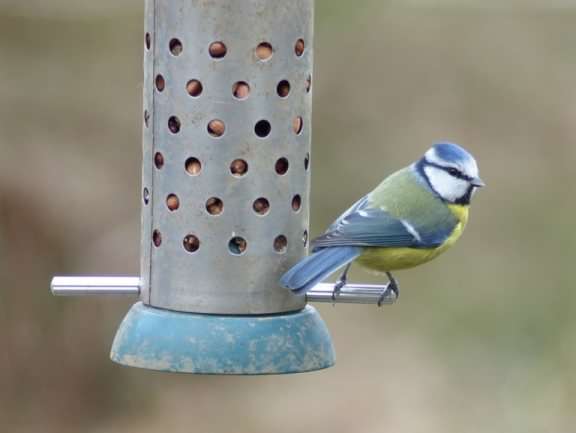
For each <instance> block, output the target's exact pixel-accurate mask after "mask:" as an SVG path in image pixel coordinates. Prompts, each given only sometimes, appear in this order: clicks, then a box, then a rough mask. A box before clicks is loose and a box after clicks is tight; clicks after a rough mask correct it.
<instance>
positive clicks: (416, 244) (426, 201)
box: [280, 143, 484, 301]
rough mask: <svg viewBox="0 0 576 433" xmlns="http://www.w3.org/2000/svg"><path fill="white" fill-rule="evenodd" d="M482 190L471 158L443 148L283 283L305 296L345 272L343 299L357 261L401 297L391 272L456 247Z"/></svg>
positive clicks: (351, 217) (331, 231) (341, 227)
mask: <svg viewBox="0 0 576 433" xmlns="http://www.w3.org/2000/svg"><path fill="white" fill-rule="evenodd" d="M482 186H484V182H483V181H482V180H481V179H480V177H479V176H478V165H477V164H476V160H475V159H474V157H473V156H472V155H471V154H470V153H469V152H467V151H466V150H465V149H463V148H462V147H460V146H458V145H457V144H453V143H438V144H435V145H434V146H432V147H431V148H430V149H429V150H428V151H427V152H426V153H425V154H424V156H423V157H422V158H420V159H419V160H418V161H416V162H414V163H413V164H411V165H410V166H408V167H405V168H403V169H401V170H399V171H397V172H396V173H394V174H392V175H390V176H389V177H387V178H386V179H384V181H383V182H382V183H381V184H380V185H378V186H377V187H376V189H374V190H373V191H372V192H370V193H369V194H368V195H366V196H364V197H363V198H361V199H360V200H359V201H357V202H356V203H355V204H354V205H353V206H352V207H351V208H350V209H348V210H347V211H346V212H344V213H343V214H342V215H341V216H340V217H339V218H338V219H337V220H336V221H335V222H334V223H333V224H332V225H331V226H330V227H329V228H328V230H327V231H326V232H325V233H324V234H323V235H322V236H320V237H318V238H317V239H315V240H314V241H313V242H312V254H311V255H309V256H308V257H305V258H304V259H302V260H301V261H300V262H298V263H297V264H296V265H295V266H294V267H292V268H291V269H290V270H289V271H288V272H286V273H285V274H284V275H283V276H282V278H281V280H280V283H281V284H282V285H283V286H284V287H286V288H289V289H291V290H293V291H294V292H295V293H298V294H301V293H305V292H306V291H308V290H310V289H311V288H312V287H314V286H315V285H316V284H317V283H319V282H321V281H322V280H324V279H325V278H326V277H328V276H329V275H330V274H331V273H333V272H334V271H336V270H337V269H339V268H341V267H345V268H344V272H343V273H342V276H341V277H340V279H339V280H338V282H337V283H336V285H335V286H334V293H333V296H337V295H338V293H339V291H340V289H341V288H342V287H343V286H344V285H345V284H346V277H347V273H348V270H349V268H350V265H351V264H352V262H355V263H357V264H359V265H360V266H361V267H363V268H366V269H368V270H371V271H375V272H377V273H382V274H384V273H385V274H386V275H387V277H388V280H389V282H388V284H387V291H388V290H392V291H393V292H394V293H395V294H396V296H398V294H399V289H398V284H397V282H396V280H395V279H394V277H393V276H392V274H391V273H390V272H391V271H395V270H399V269H407V268H412V267H414V266H418V265H421V264H423V263H426V262H428V261H430V260H432V259H434V258H435V257H437V256H438V255H440V254H441V253H443V252H444V251H446V250H447V249H448V248H450V247H451V246H452V245H453V244H454V242H456V241H457V240H458V238H459V237H460V236H461V235H462V232H463V231H464V227H465V226H466V222H467V221H468V208H469V206H470V200H471V199H472V196H473V195H474V192H475V190H476V189H477V188H480V187H482ZM385 295H387V293H386V292H385V293H384V294H383V295H382V297H381V298H380V301H382V300H383V298H384V296H385Z"/></svg>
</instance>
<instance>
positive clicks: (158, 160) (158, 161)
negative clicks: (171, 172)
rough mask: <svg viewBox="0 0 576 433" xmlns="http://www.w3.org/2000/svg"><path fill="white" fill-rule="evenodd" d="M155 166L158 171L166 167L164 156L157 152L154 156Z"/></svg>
mask: <svg viewBox="0 0 576 433" xmlns="http://www.w3.org/2000/svg"><path fill="white" fill-rule="evenodd" d="M154 165H155V166H156V168H157V169H158V170H160V169H161V168H162V167H164V155H162V154H161V153H160V152H156V153H155V154H154Z"/></svg>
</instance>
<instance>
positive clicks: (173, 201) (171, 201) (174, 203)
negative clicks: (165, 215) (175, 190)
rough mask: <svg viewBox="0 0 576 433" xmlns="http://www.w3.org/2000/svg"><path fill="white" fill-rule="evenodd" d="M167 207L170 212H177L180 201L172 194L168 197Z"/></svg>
mask: <svg viewBox="0 0 576 433" xmlns="http://www.w3.org/2000/svg"><path fill="white" fill-rule="evenodd" d="M166 206H167V207H168V209H169V210H171V211H175V210H176V209H178V208H179V207H180V199H179V198H178V196H177V195H176V194H170V195H169V196H168V197H166Z"/></svg>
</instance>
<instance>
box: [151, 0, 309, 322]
mask: <svg viewBox="0 0 576 433" xmlns="http://www.w3.org/2000/svg"><path fill="white" fill-rule="evenodd" d="M312 23H313V3H312V0H296V1H291V2H286V1H283V0H260V1H250V2H230V1H226V0H211V1H200V0H169V1H168V0H147V2H146V32H148V33H150V39H151V47H150V49H149V50H148V49H146V47H145V67H144V70H145V82H144V109H145V110H147V111H148V112H149V113H150V118H149V121H148V126H144V140H143V143H144V152H143V155H144V164H143V188H147V189H148V190H149V191H150V200H149V202H148V204H143V212H142V263H141V273H142V283H143V284H142V296H141V299H142V300H143V301H144V302H145V303H147V304H151V305H153V306H157V307H162V308H167V309H171V310H177V311H188V312H199V313H217V314H267V313H276V312H284V311H294V310H298V309H301V308H302V307H303V306H304V305H305V298H304V296H295V295H293V294H291V293H289V292H288V291H287V290H285V289H283V288H281V287H280V286H279V285H278V279H279V277H280V276H281V274H282V273H283V272H284V271H285V270H286V269H288V268H289V267H290V265H292V264H293V263H295V262H296V261H297V260H298V259H299V258H300V257H302V256H303V255H304V254H305V252H306V245H305V242H304V241H303V236H304V232H305V231H306V230H307V229H308V209H309V206H308V202H309V177H310V173H309V171H308V170H307V169H306V168H305V163H304V161H305V159H306V157H307V155H308V154H309V152H310V124H311V102H312V101H311V94H312V93H311V92H308V91H307V89H306V87H307V83H306V82H307V78H308V77H309V76H310V75H311V74H312V40H313V35H312ZM173 38H177V39H179V40H180V41H181V43H182V51H181V53H180V54H179V55H174V54H173V53H171V51H170V49H169V46H170V41H171V39H173ZM299 38H302V39H303V40H304V42H305V50H304V53H303V55H302V56H300V57H299V56H297V55H296V54H295V49H294V47H295V44H296V41H297V40H298V39H299ZM214 41H222V42H224V44H225V45H226V47H227V52H226V55H225V56H224V57H223V58H220V59H214V58H212V57H211V56H210V55H209V52H208V50H209V46H210V44H211V43H212V42H214ZM261 42H268V43H270V44H271V45H272V47H273V55H272V57H271V58H270V59H269V60H267V61H262V60H260V59H258V58H257V56H256V55H255V50H256V47H257V46H258V44H259V43H261ZM158 74H161V75H162V76H163V77H164V80H165V88H164V90H163V91H161V92H160V91H158V90H157V89H155V84H154V81H155V77H156V76H157V75H158ZM191 79H197V80H199V81H200V82H201V83H202V87H203V91H202V93H201V94H200V95H199V96H198V97H192V96H190V95H189V94H188V93H187V91H186V83H187V82H188V81H189V80H191ZM281 80H288V81H289V83H290V93H289V95H288V96H287V97H285V98H281V97H280V96H279V95H278V94H277V92H276V86H277V84H278V83H279V82H280V81H281ZM237 81H245V82H247V83H248V84H249V86H250V94H249V96H248V98H246V99H245V100H238V99H236V98H235V97H234V96H233V94H232V87H233V85H234V83H235V82H237ZM171 116H177V117H178V119H179V120H180V124H181V127H180V131H179V132H177V133H173V132H171V131H170V130H169V128H168V119H169V118H170V117H171ZM296 116H301V117H302V119H303V129H302V132H301V134H299V135H298V134H296V133H294V131H293V128H292V122H293V119H294V118H295V117H296ZM212 119H220V120H222V121H223V122H224V123H225V133H224V135H223V136H221V137H218V138H215V137H212V136H210V135H209V134H208V132H207V124H208V122H209V121H210V120H212ZM261 119H266V120H268V121H269V122H270V125H271V132H270V134H269V135H268V136H267V137H265V138H260V137H258V136H256V134H255V132H254V125H255V123H256V122H257V121H259V120H261ZM156 152H161V153H162V155H163V159H164V165H163V166H162V168H160V169H158V168H156V167H155V165H154V163H153V159H154V154H155V153H156ZM189 157H195V158H198V159H199V160H200V162H201V164H202V170H201V172H200V173H199V174H198V175H196V176H191V175H190V174H188V173H187V172H186V170H185V161H186V159H187V158H189ZM281 157H284V158H286V159H287V160H288V162H289V168H288V171H287V173H286V174H285V175H278V174H277V173H276V171H275V162H276V161H277V160H278V159H279V158H281ZM237 158H242V159H244V160H246V161H247V163H248V167H249V168H248V172H247V174H246V175H245V176H243V177H241V178H236V177H234V176H232V175H231V173H230V171H229V166H230V163H231V162H232V161H233V160H234V159H237ZM169 194H176V195H177V196H178V198H179V201H180V207H179V209H177V210H175V211H169V210H168V208H167V205H166V197H167V196H168V195H169ZM295 194H299V195H300V196H301V197H302V207H301V209H300V210H299V211H298V212H295V211H293V209H292V206H291V202H292V197H293V196H294V195H295ZM210 197H218V198H220V199H221V200H222V202H223V212H222V214H221V215H218V216H215V215H210V214H209V213H208V212H207V211H206V208H205V203H206V201H207V200H208V198H210ZM259 197H265V198H266V199H268V201H269V203H270V210H269V213H268V214H267V215H265V216H261V215H258V214H256V213H255V212H254V211H253V209H252V203H253V201H254V200H255V199H257V198H259ZM143 202H144V200H143ZM153 230H158V231H159V232H160V233H161V236H162V243H161V245H160V246H158V247H156V246H154V245H153V243H152V232H153ZM188 234H193V235H195V236H197V237H198V239H199V240H200V247H199V249H198V250H197V251H196V252H194V253H190V252H188V251H186V250H185V249H184V248H183V239H184V238H185V236H186V235H188ZM279 235H285V236H286V238H287V240H288V244H287V250H286V252H285V253H282V254H281V253H278V252H276V251H275V250H274V248H273V244H274V239H275V238H276V237H277V236H279ZM234 236H241V237H243V238H244V239H245V240H246V241H247V248H246V251H245V252H244V253H243V254H242V255H239V256H236V255H233V254H231V253H230V252H229V249H228V242H229V241H230V239H231V238H232V237H234Z"/></svg>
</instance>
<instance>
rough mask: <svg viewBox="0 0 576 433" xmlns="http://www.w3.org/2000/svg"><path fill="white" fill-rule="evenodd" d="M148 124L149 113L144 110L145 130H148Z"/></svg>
mask: <svg viewBox="0 0 576 433" xmlns="http://www.w3.org/2000/svg"><path fill="white" fill-rule="evenodd" d="M149 122H150V113H148V110H144V125H146V128H148V123H149Z"/></svg>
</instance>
